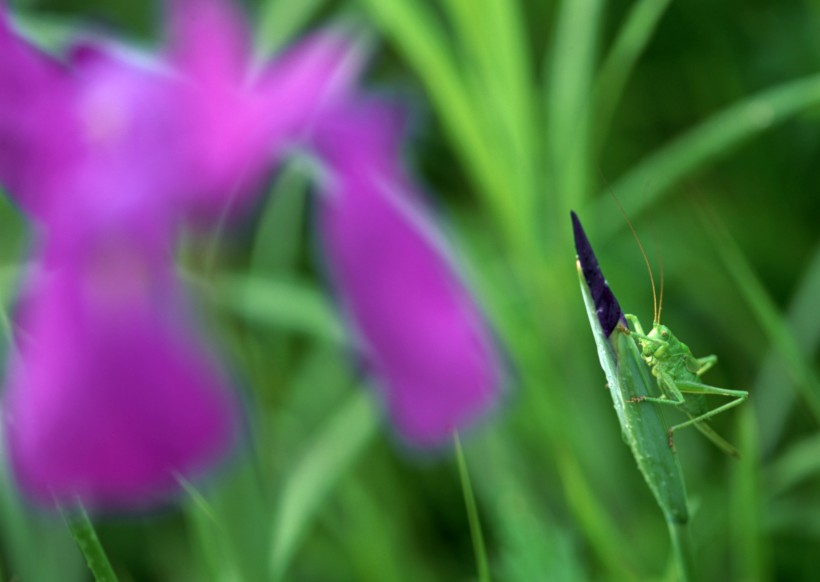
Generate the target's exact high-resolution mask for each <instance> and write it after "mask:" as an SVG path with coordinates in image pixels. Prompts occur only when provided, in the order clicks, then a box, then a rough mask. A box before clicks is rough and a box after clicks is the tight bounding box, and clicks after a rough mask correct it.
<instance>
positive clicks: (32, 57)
mask: <svg viewBox="0 0 820 582" xmlns="http://www.w3.org/2000/svg"><path fill="white" fill-rule="evenodd" d="M72 100H73V87H72V85H71V83H70V78H69V75H68V72H67V70H65V68H64V67H63V66H62V65H61V64H60V63H58V62H57V61H54V60H52V59H50V58H49V57H47V56H46V55H44V54H41V53H40V52H39V51H38V50H36V49H35V48H33V47H32V46H31V45H29V44H28V43H27V42H25V41H24V40H22V39H21V38H20V37H19V36H18V35H17V34H16V33H15V32H14V31H13V30H12V29H11V27H10V24H9V22H8V20H7V17H6V14H5V9H4V8H3V6H2V4H0V183H2V184H3V186H5V187H6V189H7V191H8V192H9V194H10V195H11V196H12V197H13V199H14V200H15V201H16V202H17V203H18V204H19V205H20V206H21V207H22V208H23V209H24V210H25V211H26V212H29V213H31V214H33V215H37V216H39V215H40V214H41V212H42V211H43V208H44V206H46V205H47V204H48V203H50V198H51V197H52V196H54V195H56V193H57V192H58V191H59V187H60V176H61V175H62V174H63V172H64V171H66V169H67V168H69V167H70V166H71V165H72V164H73V163H74V162H75V159H76V149H77V143H76V136H77V127H76V124H75V122H74V120H73V119H72V117H71V115H70V113H69V110H68V107H67V106H66V104H67V103H70V102H71V101H72Z"/></svg>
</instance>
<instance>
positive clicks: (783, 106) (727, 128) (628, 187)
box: [592, 75, 820, 240]
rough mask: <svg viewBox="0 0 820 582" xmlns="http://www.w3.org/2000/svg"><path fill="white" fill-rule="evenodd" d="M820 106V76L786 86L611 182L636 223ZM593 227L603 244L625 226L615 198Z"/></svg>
mask: <svg viewBox="0 0 820 582" xmlns="http://www.w3.org/2000/svg"><path fill="white" fill-rule="evenodd" d="M817 104H820V75H812V76H810V77H806V78H803V79H799V80H796V81H790V82H788V83H783V84H781V85H778V86H776V87H774V88H771V89H766V90H764V91H761V92H759V93H757V94H755V95H752V96H751V97H746V98H744V99H742V100H740V101H739V102H737V103H735V104H734V105H731V106H729V107H727V108H726V109H724V110H723V111H720V112H719V113H716V114H714V115H712V116H711V117H710V118H709V119H707V120H706V121H704V122H702V123H701V124H700V125H698V126H696V127H695V128H693V129H691V130H689V131H687V132H686V133H684V134H683V135H681V136H680V137H678V138H676V139H675V140H673V141H672V143H670V144H669V145H667V146H666V147H664V148H662V149H661V150H659V151H658V152H656V153H654V154H651V155H650V156H648V157H647V158H646V159H644V160H643V161H642V162H640V163H638V164H637V165H636V166H635V167H634V168H633V169H631V170H630V171H628V172H627V173H626V174H625V175H624V176H623V177H621V178H619V179H618V180H617V181H615V182H614V183H613V184H612V190H614V191H615V192H617V193H618V197H619V198H620V199H621V202H622V204H623V206H624V209H625V210H626V212H627V214H629V215H630V216H631V217H632V218H633V220H634V219H635V217H637V216H638V215H639V214H640V213H641V212H642V211H643V210H645V209H646V208H648V207H649V206H651V205H652V204H654V203H655V202H657V201H658V200H660V198H661V197H662V196H663V194H665V193H666V192H667V191H668V190H669V189H670V188H672V187H673V186H674V185H675V184H677V183H678V182H679V181H681V180H682V179H683V178H685V177H686V176H687V175H689V174H691V173H693V172H695V171H697V170H699V169H701V168H703V167H705V166H706V165H707V164H708V163H710V162H712V161H714V160H716V159H717V158H719V157H720V156H723V155H726V154H727V153H729V152H730V151H732V149H733V148H735V147H737V146H738V145H739V144H740V143H742V142H743V141H745V140H747V139H750V138H752V137H754V136H755V135H758V134H760V133H762V132H763V131H765V130H767V129H771V128H772V127H774V126H775V125H777V124H779V123H783V122H784V121H786V120H787V119H789V118H791V117H793V116H794V115H797V114H798V113H800V112H802V111H805V110H806V109H808V108H810V107H813V106H816V105H817ZM593 211H594V216H593V220H592V223H593V224H594V225H595V227H596V229H597V232H598V234H599V236H601V237H602V238H603V239H604V240H606V239H607V238H608V237H611V236H613V235H614V234H615V233H616V232H618V231H619V230H620V229H621V228H623V227H624V225H625V223H624V221H621V220H610V219H609V216H610V215H611V213H612V204H611V200H610V199H609V197H608V196H606V195H605V194H603V193H602V194H601V196H600V197H599V201H598V203H597V204H596V205H595V207H594V209H593Z"/></svg>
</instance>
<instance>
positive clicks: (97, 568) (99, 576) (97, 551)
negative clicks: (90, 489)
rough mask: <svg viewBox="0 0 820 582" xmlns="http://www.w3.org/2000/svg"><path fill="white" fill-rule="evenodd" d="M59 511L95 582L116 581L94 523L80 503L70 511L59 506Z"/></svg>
mask: <svg viewBox="0 0 820 582" xmlns="http://www.w3.org/2000/svg"><path fill="white" fill-rule="evenodd" d="M60 512H61V513H62V515H63V519H64V520H65V522H66V525H67V526H68V530H69V532H71V536H72V537H73V538H74V541H76V542H77V546H78V547H79V548H80V552H82V554H83V556H84V557H85V561H86V564H88V569H89V570H91V573H92V574H93V575H94V580H96V581H97V582H117V575H116V574H115V573H114V568H112V567H111V562H109V561H108V556H107V555H106V553H105V549H103V547H102V544H101V543H100V539H99V538H98V537H97V532H96V530H95V529H94V525H93V524H92V523H91V519H90V518H89V517H88V514H87V513H86V512H85V509H84V508H83V507H82V505H79V506H77V507H76V508H73V509H72V510H70V511H68V510H65V509H62V508H61V509H60Z"/></svg>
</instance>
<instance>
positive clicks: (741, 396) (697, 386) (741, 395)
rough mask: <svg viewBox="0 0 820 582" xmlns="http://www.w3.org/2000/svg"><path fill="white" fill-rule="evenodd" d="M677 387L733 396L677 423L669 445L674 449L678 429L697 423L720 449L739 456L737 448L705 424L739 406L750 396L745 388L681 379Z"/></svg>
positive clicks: (693, 392)
mask: <svg viewBox="0 0 820 582" xmlns="http://www.w3.org/2000/svg"><path fill="white" fill-rule="evenodd" d="M677 387H678V389H679V390H680V391H681V392H686V393H689V394H704V395H714V396H725V397H727V398H731V399H732V400H730V401H729V402H727V403H726V404H723V405H721V406H718V407H717V408H715V409H712V410H709V411H708V412H705V413H703V414H701V415H700V416H695V417H692V418H690V419H689V420H687V421H686V422H682V423H680V424H676V425H675V426H673V427H671V428H670V429H669V431H668V435H669V446H670V447H671V448H672V449H673V450H674V448H675V442H674V433H675V431H676V430H680V429H682V428H685V427H687V426H693V425H695V426H696V427H697V428H698V429H699V430H700V431H701V432H702V433H703V434H705V435H706V436H707V437H709V440H711V441H712V442H713V443H715V445H717V446H718V447H719V448H720V449H722V450H723V451H724V452H726V453H728V454H729V455H732V456H733V457H738V456H739V454H738V452H737V450H736V449H735V448H734V447H733V446H732V445H730V444H729V443H727V442H726V441H725V440H723V438H722V437H720V435H718V434H717V433H715V431H713V430H712V429H711V428H710V427H709V425H707V424H705V422H704V421H706V420H708V419H710V418H711V417H713V416H717V415H718V414H720V413H721V412H725V411H727V410H729V409H730V408H734V407H735V406H738V405H739V404H740V403H741V402H743V401H745V400H746V398H748V397H749V393H748V392H747V391H745V390H730V389H728V388H718V387H717V386H709V385H708V384H701V383H699V382H689V381H680V382H677Z"/></svg>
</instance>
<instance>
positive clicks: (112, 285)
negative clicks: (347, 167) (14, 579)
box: [0, 0, 355, 508]
mask: <svg viewBox="0 0 820 582" xmlns="http://www.w3.org/2000/svg"><path fill="white" fill-rule="evenodd" d="M173 7H174V10H175V12H174V14H175V15H176V17H175V18H174V19H173V23H174V26H172V30H171V33H172V36H173V38H174V43H173V45H172V47H171V48H170V49H169V54H168V55H167V56H162V55H161V56H159V57H156V56H152V55H144V54H135V53H134V52H133V51H130V50H128V49H127V48H125V47H123V46H120V45H117V44H112V43H105V42H100V41H83V42H78V43H76V44H75V46H74V47H73V48H72V49H71V50H70V51H69V53H68V55H67V57H66V59H65V62H62V63H61V62H57V61H55V60H52V59H50V58H48V57H46V56H45V55H43V54H41V53H39V52H37V51H36V50H35V49H33V48H32V47H31V46H30V45H29V44H28V43H26V42H25V41H24V40H23V39H21V38H20V37H19V36H18V35H16V34H15V32H14V31H13V30H12V29H11V28H10V26H9V23H8V21H7V19H6V16H5V14H3V13H2V10H0V54H2V55H3V57H2V60H1V61H0V183H2V184H3V185H4V187H5V188H6V189H7V190H8V192H9V194H10V196H12V198H13V199H14V200H15V201H16V202H17V203H18V204H19V205H20V206H21V208H22V209H23V210H24V211H25V212H26V214H27V215H28V216H29V217H31V219H32V220H33V221H35V222H36V223H37V224H38V225H39V230H38V234H39V236H38V237H37V240H36V248H35V256H36V259H37V267H36V269H35V272H34V273H32V274H31V275H30V276H29V277H28V279H27V280H26V282H25V284H24V288H23V293H22V306H21V308H20V309H19V310H18V313H17V314H16V318H15V320H16V325H15V340H16V342H15V343H16V346H15V349H14V350H13V351H12V353H11V354H10V363H9V365H8V377H7V379H6V389H5V393H4V407H3V420H4V426H5V431H6V437H7V438H6V440H7V443H8V448H9V457H10V459H11V462H12V464H13V467H14V469H15V474H16V476H17V478H18V481H19V482H20V484H21V485H22V487H23V488H24V490H25V491H26V492H27V493H28V494H29V495H31V496H32V497H34V498H35V499H37V500H39V501H42V502H45V503H49V504H50V503H55V502H64V501H73V500H74V499H75V498H77V497H79V498H80V499H81V500H82V501H83V502H84V503H86V505H90V506H92V507H105V508H113V507H128V508H130V507H134V506H142V505H145V504H148V503H151V502H153V501H156V500H158V499H160V498H162V497H163V496H164V495H166V494H168V493H170V492H172V491H173V490H174V489H175V488H177V487H178V478H179V477H185V478H190V477H192V476H196V475H198V474H200V473H201V472H202V471H203V470H205V469H206V468H207V467H208V466H210V465H212V464H213V463H214V462H215V461H216V460H218V459H219V458H220V457H221V456H222V455H223V454H224V453H225V452H226V451H227V450H228V448H229V447H230V444H231V442H232V440H233V437H234V436H235V434H234V433H235V432H236V428H235V422H236V416H237V404H236V403H235V401H234V399H233V398H232V397H231V396H230V395H229V392H228V391H227V385H226V384H227V383H226V381H225V377H224V374H223V373H222V371H221V370H220V367H219V366H218V365H217V364H216V363H215V362H214V361H213V359H212V358H211V357H210V354H209V353H208V351H207V350H206V349H205V347H204V346H202V345H200V343H199V342H198V341H197V340H196V339H195V338H196V329H195V326H194V325H193V324H192V322H191V321H190V319H189V318H188V317H186V316H185V313H186V306H185V301H184V297H183V296H182V293H181V291H180V289H179V284H178V282H177V281H176V278H175V275H174V272H173V260H172V255H173V246H174V242H175V237H176V234H177V232H178V230H179V228H180V226H181V225H182V223H183V222H184V221H187V220H188V219H189V218H192V217H193V218H197V219H200V220H201V219H204V220H205V222H206V223H207V222H208V221H213V220H214V218H215V217H218V216H220V215H222V214H223V213H224V211H225V210H226V209H228V208H229V207H230V206H232V205H234V203H236V204H235V205H237V206H240V207H241V206H242V205H243V204H244V203H245V202H246V201H247V200H248V196H249V194H251V193H253V186H254V185H255V182H256V181H257V180H258V179H259V178H260V176H261V175H263V174H264V172H266V171H268V170H269V169H270V168H271V166H272V164H273V162H274V161H275V159H276V156H277V155H278V154H280V153H281V152H282V151H283V149H284V148H286V147H288V145H289V144H290V143H295V142H297V141H298V140H299V139H300V137H301V134H302V132H304V131H305V128H306V127H307V126H309V124H310V123H311V120H312V119H313V117H314V116H315V115H316V114H317V113H316V111H317V110H318V109H320V108H321V107H322V106H323V104H324V103H325V102H326V101H328V100H331V99H332V96H333V95H334V94H336V92H340V93H343V92H344V90H345V86H346V84H347V83H349V82H350V79H351V75H352V74H353V73H354V68H352V67H351V66H350V63H351V62H355V59H351V55H353V54H354V53H353V52H351V51H350V50H348V48H347V46H346V45H345V44H344V42H343V41H342V39H341V38H340V37H339V36H337V35H334V34H324V35H320V36H317V37H314V38H312V39H309V40H307V41H305V42H304V43H302V44H301V45H298V46H297V47H295V48H293V49H292V50H291V51H289V52H288V53H287V54H286V55H284V56H283V57H282V58H280V59H278V60H277V61H275V62H273V63H271V64H269V65H268V66H266V67H261V68H260V70H259V72H258V73H254V72H253V70H252V69H251V67H250V63H249V55H248V51H247V46H246V45H245V41H244V38H245V31H244V29H243V27H242V26H241V20H240V19H239V18H238V17H237V16H236V15H235V14H234V13H233V12H231V11H230V10H229V7H228V5H227V4H224V3H223V2H219V1H217V0H201V1H199V2H184V1H180V2H175V3H174V4H173ZM183 9H184V10H186V12H185V18H181V17H180V14H181V12H180V11H182V10H183Z"/></svg>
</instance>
